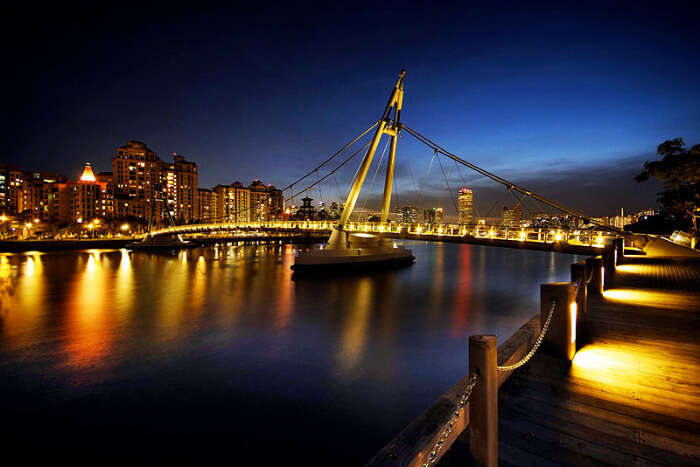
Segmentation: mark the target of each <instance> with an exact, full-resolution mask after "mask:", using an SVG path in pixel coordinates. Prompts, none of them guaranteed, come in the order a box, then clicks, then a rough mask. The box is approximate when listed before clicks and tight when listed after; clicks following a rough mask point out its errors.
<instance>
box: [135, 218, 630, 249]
mask: <svg viewBox="0 0 700 467" xmlns="http://www.w3.org/2000/svg"><path fill="white" fill-rule="evenodd" d="M334 227H335V223H334V222H329V221H264V222H215V223H210V224H190V225H178V226H172V227H168V228H164V229H160V230H155V231H153V232H151V233H150V234H146V235H147V236H149V235H150V236H161V235H182V236H188V237H197V236H202V235H206V236H208V237H226V238H232V237H235V236H236V234H244V233H249V232H251V231H257V232H259V233H260V234H261V237H264V236H268V235H270V236H272V235H275V234H286V233H295V232H300V231H301V232H310V233H313V232H318V233H324V232H330V231H331V230H332V229H333V228H334ZM345 230H347V231H350V232H358V233H361V232H367V233H380V234H384V235H385V236H388V237H406V238H412V239H424V240H435V239H436V237H438V238H439V237H445V238H451V239H457V238H465V240H468V239H471V238H473V239H484V240H488V239H494V240H511V241H517V242H523V243H537V244H543V243H561V244H569V245H577V246H592V247H603V246H604V245H606V244H609V243H610V240H611V239H612V238H615V237H616V235H614V234H612V233H611V232H608V231H603V230H566V229H545V228H512V227H506V226H503V225H483V224H478V225H470V226H464V225H457V224H434V225H431V226H426V225H423V224H399V223H395V222H392V223H385V224H381V223H376V222H349V223H347V224H346V225H345Z"/></svg>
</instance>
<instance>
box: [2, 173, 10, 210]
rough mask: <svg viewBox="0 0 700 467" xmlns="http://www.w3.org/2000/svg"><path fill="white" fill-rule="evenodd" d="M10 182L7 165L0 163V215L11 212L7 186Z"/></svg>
mask: <svg viewBox="0 0 700 467" xmlns="http://www.w3.org/2000/svg"><path fill="white" fill-rule="evenodd" d="M8 182H9V178H8V173H7V165H6V164H4V163H2V162H0V213H7V212H9V206H8V193H7V188H8V186H7V184H8Z"/></svg>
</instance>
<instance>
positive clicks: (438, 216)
mask: <svg viewBox="0 0 700 467" xmlns="http://www.w3.org/2000/svg"><path fill="white" fill-rule="evenodd" d="M443 214H444V212H443V209H442V208H428V209H425V210H423V222H425V223H427V224H441V223H442V218H443Z"/></svg>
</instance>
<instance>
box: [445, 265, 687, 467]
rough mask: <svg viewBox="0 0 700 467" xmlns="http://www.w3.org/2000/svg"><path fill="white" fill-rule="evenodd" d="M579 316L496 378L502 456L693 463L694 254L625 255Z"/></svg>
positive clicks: (533, 460) (518, 460) (544, 461)
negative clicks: (569, 343)
mask: <svg viewBox="0 0 700 467" xmlns="http://www.w3.org/2000/svg"><path fill="white" fill-rule="evenodd" d="M581 321H582V323H583V326H584V329H583V331H584V332H582V333H581V338H580V341H579V347H580V348H579V351H578V353H577V355H576V357H575V358H574V361H573V363H572V365H571V366H570V367H569V366H568V365H566V364H564V363H563V362H561V361H558V360H555V359H554V358H553V357H549V356H548V355H545V354H538V355H536V356H535V357H534V358H533V359H532V360H531V361H530V362H529V363H528V364H527V365H526V366H524V367H522V368H521V369H519V370H517V371H516V372H514V373H513V376H512V377H511V378H510V379H509V380H508V381H506V382H505V384H503V386H502V387H501V389H500V391H499V427H500V431H499V435H500V440H499V442H500V455H501V456H502V459H501V461H502V462H501V463H502V465H548V466H550V465H597V464H601V465H602V464H613V465H631V464H634V465H700V332H699V330H700V262H698V261H672V260H664V259H659V258H644V257H639V258H626V264H624V265H623V266H622V267H620V268H618V270H617V271H616V273H615V274H614V275H612V278H611V284H609V289H606V291H605V293H604V295H603V297H600V298H592V299H590V300H589V306H588V312H587V313H586V315H585V316H582V319H581ZM463 444H464V443H457V445H459V446H460V447H459V448H457V445H456V446H455V449H456V450H457V449H462V450H464V449H465V447H464V445H463ZM467 452H468V451H467ZM445 457H446V459H452V461H453V462H454V459H455V456H454V455H452V453H451V452H450V453H448V455H447V456H445ZM458 457H459V458H461V459H462V460H464V458H465V456H464V455H461V456H458ZM445 465H447V464H445ZM450 465H457V464H450Z"/></svg>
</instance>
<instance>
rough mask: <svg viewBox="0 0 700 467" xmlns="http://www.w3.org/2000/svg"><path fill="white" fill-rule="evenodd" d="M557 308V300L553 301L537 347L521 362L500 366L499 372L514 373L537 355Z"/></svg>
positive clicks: (536, 342) (534, 346) (537, 341)
mask: <svg viewBox="0 0 700 467" xmlns="http://www.w3.org/2000/svg"><path fill="white" fill-rule="evenodd" d="M556 307H557V300H556V299H553V300H552V308H551V309H550V310H549V314H548V315H547V320H546V321H545V322H544V326H542V331H540V335H539V336H537V340H536V341H535V345H533V346H532V349H530V351H529V352H528V353H527V355H525V356H524V357H523V358H522V359H520V361H519V362H517V363H514V364H512V365H506V366H499V367H497V368H498V371H512V370H516V369H518V368H520V367H521V366H523V365H525V364H526V363H527V362H528V361H529V360H530V359H531V358H532V356H533V355H535V352H537V348H538V347H539V346H540V344H541V343H542V340H543V339H544V336H545V334H547V330H548V329H549V323H550V322H551V321H552V315H553V314H554V309H555V308H556Z"/></svg>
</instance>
